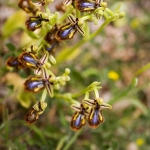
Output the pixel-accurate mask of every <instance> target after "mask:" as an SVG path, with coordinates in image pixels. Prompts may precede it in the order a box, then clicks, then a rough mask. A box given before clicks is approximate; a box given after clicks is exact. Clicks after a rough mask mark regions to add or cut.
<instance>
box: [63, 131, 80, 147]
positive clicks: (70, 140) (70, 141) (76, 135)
mask: <svg viewBox="0 0 150 150" xmlns="http://www.w3.org/2000/svg"><path fill="white" fill-rule="evenodd" d="M81 131H82V130H80V131H78V132H76V133H75V134H74V136H73V137H72V138H70V139H69V140H68V142H67V144H66V146H65V147H64V149H63V150H68V149H69V147H70V146H71V145H72V144H73V142H75V140H76V139H77V137H78V136H79V135H80V134H81Z"/></svg>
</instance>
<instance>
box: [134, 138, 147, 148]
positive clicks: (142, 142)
mask: <svg viewBox="0 0 150 150" xmlns="http://www.w3.org/2000/svg"><path fill="white" fill-rule="evenodd" d="M144 142H145V141H144V139H143V138H138V139H137V140H136V144H137V145H138V146H142V145H143V144H144Z"/></svg>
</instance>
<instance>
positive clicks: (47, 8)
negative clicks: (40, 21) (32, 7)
mask: <svg viewBox="0 0 150 150" xmlns="http://www.w3.org/2000/svg"><path fill="white" fill-rule="evenodd" d="M44 9H45V12H46V13H47V14H48V15H50V14H51V13H50V10H49V7H48V5H45V6H44Z"/></svg>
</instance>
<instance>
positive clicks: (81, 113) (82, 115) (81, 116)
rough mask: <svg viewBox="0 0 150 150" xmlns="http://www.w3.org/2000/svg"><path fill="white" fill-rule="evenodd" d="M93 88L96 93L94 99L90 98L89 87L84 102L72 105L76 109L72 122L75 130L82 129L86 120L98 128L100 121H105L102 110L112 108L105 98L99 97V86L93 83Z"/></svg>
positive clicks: (72, 127)
mask: <svg viewBox="0 0 150 150" xmlns="http://www.w3.org/2000/svg"><path fill="white" fill-rule="evenodd" d="M92 88H93V91H94V93H95V98H94V99H89V92H88V89H87V90H86V95H85V98H84V99H83V100H82V103H78V104H72V105H71V108H72V109H74V110H75V113H74V115H73V116H72V120H71V124H70V126H71V129H73V130H74V131H77V130H79V129H81V127H82V126H84V125H85V123H86V121H87V122H88V124H89V126H90V127H91V128H94V129H95V128H97V127H98V125H99V124H100V123H103V122H104V117H103V115H102V110H103V109H111V108H112V106H111V105H109V104H107V103H104V101H103V99H102V98H100V97H99V93H98V88H99V86H97V85H96V86H94V85H92Z"/></svg>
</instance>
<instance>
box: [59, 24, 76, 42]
mask: <svg viewBox="0 0 150 150" xmlns="http://www.w3.org/2000/svg"><path fill="white" fill-rule="evenodd" d="M74 29H75V28H74V26H71V27H69V28H67V29H65V30H63V31H61V32H60V33H59V36H60V37H61V38H64V39H65V38H68V36H69V34H70V33H71V32H72V31H73V30H74Z"/></svg>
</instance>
